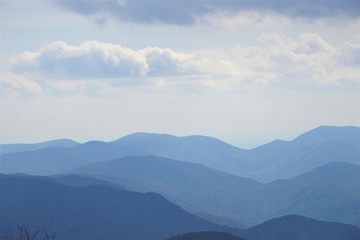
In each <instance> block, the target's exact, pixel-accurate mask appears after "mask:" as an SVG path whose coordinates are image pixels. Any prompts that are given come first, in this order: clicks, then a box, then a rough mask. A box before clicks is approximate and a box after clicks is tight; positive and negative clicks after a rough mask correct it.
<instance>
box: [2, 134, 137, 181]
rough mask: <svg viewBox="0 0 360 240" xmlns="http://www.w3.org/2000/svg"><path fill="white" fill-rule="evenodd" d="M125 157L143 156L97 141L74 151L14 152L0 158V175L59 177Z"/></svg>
mask: <svg viewBox="0 0 360 240" xmlns="http://www.w3.org/2000/svg"><path fill="white" fill-rule="evenodd" d="M128 155H139V156H141V155H144V153H143V152H142V151H141V150H138V149H133V148H130V147H121V146H117V145H114V144H110V143H105V142H100V141H90V142H87V143H84V144H78V145H76V146H74V147H46V148H43V149H39V150H36V151H26V152H13V153H8V154H3V155H1V157H0V166H1V167H0V172H1V173H18V172H21V173H27V174H32V175H52V174H61V173H63V172H66V171H69V170H71V169H73V168H76V167H79V166H81V165H84V164H88V163H93V162H98V161H104V160H109V159H113V158H118V157H124V156H128Z"/></svg>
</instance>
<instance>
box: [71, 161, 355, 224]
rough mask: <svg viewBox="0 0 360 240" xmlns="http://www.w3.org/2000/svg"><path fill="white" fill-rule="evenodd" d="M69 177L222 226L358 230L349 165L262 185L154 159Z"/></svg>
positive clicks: (110, 164) (105, 165) (85, 169)
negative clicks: (157, 200) (161, 202)
mask: <svg viewBox="0 0 360 240" xmlns="http://www.w3.org/2000/svg"><path fill="white" fill-rule="evenodd" d="M72 173H74V174H80V175H85V176H91V177H95V178H99V179H104V180H107V181H111V182H114V183H117V184H120V185H122V186H125V187H126V188H128V189H131V190H135V191H140V192H148V191H151V192H158V193H160V194H162V195H163V196H165V197H166V198H167V199H169V200H170V201H172V202H174V203H176V204H178V205H180V206H181V207H183V208H184V209H186V210H188V211H190V212H192V213H194V214H196V215H198V216H201V217H204V218H207V219H209V220H211V221H213V222H217V223H222V224H227V225H233V226H239V227H243V226H251V225H254V224H258V223H261V222H263V221H266V220H268V219H271V218H274V217H278V216H282V215H287V214H299V215H303V216H307V217H312V218H316V219H323V220H331V221H337V222H344V223H352V224H356V225H359V226H360V219H359V216H360V194H359V186H360V167H359V166H358V165H354V164H350V163H330V164H327V165H325V166H322V167H319V168H316V169H314V170H312V171H310V172H308V173H305V174H303V175H300V176H297V177H295V178H292V179H289V180H277V181H273V182H271V183H267V184H262V183H259V182H256V181H254V180H250V179H247V178H241V177H237V176H234V175H230V174H226V173H223V172H220V171H217V170H214V169H211V168H208V167H205V166H203V165H200V164H195V163H187V162H181V161H176V160H170V159H166V158H162V157H157V156H147V157H125V158H121V159H115V160H109V161H104V162H100V163H94V164H90V165H86V166H82V167H79V168H77V169H75V170H73V171H72Z"/></svg>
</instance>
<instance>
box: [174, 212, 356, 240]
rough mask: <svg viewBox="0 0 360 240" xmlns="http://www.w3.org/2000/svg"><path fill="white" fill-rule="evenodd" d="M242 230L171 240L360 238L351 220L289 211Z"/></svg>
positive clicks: (332, 239)
mask: <svg viewBox="0 0 360 240" xmlns="http://www.w3.org/2000/svg"><path fill="white" fill-rule="evenodd" d="M238 234H239V235H241V236H243V238H240V237H236V236H233V235H231V234H228V233H221V232H194V233H186V234H181V235H179V236H174V237H171V238H169V239H167V240H241V239H246V240H358V239H360V228H358V227H355V226H353V225H349V224H342V223H336V222H326V221H318V220H315V219H311V218H306V217H302V216H298V215H287V216H282V217H279V218H274V219H271V220H269V221H267V222H264V223H262V224H259V225H257V226H254V227H251V228H248V229H244V230H242V231H240V232H239V233H238Z"/></svg>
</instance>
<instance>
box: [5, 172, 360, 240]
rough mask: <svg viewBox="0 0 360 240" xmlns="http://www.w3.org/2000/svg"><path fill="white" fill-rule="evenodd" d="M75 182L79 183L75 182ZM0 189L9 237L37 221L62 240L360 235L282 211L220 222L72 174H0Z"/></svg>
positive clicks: (336, 239) (274, 239) (353, 238)
mask: <svg viewBox="0 0 360 240" xmlns="http://www.w3.org/2000/svg"><path fill="white" fill-rule="evenodd" d="M64 179H65V184H64V183H63V182H62V181H63V180H64ZM79 183H80V185H81V187H80V186H74V185H77V184H79ZM69 184H70V185H69ZM93 184H95V185H93ZM0 189H1V191H0V198H1V201H0V215H1V218H0V236H1V237H3V236H6V237H7V238H10V239H12V238H13V237H14V235H16V226H17V225H26V226H29V227H30V228H35V227H37V226H41V227H42V228H44V229H46V231H47V232H55V233H56V239H67V240H71V239H110V240H111V239H123V240H142V239H144V240H145V239H146V240H163V239H168V238H170V237H171V236H174V235H178V234H182V233H185V232H194V231H196V232H200V233H191V234H185V235H182V236H179V237H178V238H176V237H175V238H173V239H174V240H175V239H189V240H203V239H206V240H210V239H214V240H224V239H229V240H230V239H234V240H235V239H243V238H240V237H236V236H243V237H244V238H245V239H247V240H265V239H266V240H285V239H295V240H296V239H298V240H315V239H316V240H325V239H326V240H357V239H359V238H360V229H359V228H358V227H355V226H352V225H348V224H340V223H330V222H323V221H316V220H313V219H309V218H304V217H300V216H284V217H281V218H277V219H272V220H270V221H267V222H265V223H263V224H260V225H257V226H255V227H251V228H248V229H233V228H228V227H223V226H219V225H215V224H212V223H209V222H207V221H205V220H202V219H200V218H197V217H195V216H193V215H191V214H189V213H187V212H185V211H184V210H182V209H181V208H179V207H178V206H176V205H174V204H172V203H170V202H169V201H167V200H166V199H164V198H163V197H161V196H160V195H158V194H155V193H146V194H143V193H136V192H131V191H124V190H121V187H118V188H113V187H109V186H107V183H106V182H102V181H98V180H95V179H90V178H83V177H80V176H74V175H72V176H66V175H63V176H57V178H49V177H34V176H26V175H3V174H0ZM219 232H222V233H219ZM225 232H228V233H232V234H234V235H230V234H228V233H225ZM181 237H185V238H181Z"/></svg>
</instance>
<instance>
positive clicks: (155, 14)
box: [0, 0, 360, 148]
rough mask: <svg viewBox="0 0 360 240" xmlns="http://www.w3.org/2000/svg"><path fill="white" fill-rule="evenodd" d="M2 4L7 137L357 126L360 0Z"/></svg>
mask: <svg viewBox="0 0 360 240" xmlns="http://www.w3.org/2000/svg"><path fill="white" fill-rule="evenodd" d="M0 4H1V18H0V19H1V66H0V71H1V72H0V84H1V85H0V87H1V96H0V98H1V112H0V113H1V118H0V121H1V122H0V124H1V129H0V130H1V132H0V133H1V142H2V143H11V142H38V141H44V140H48V139H55V138H72V139H74V140H78V141H86V140H90V139H99V140H105V141H106V140H112V139H115V138H118V137H120V136H123V135H126V134H129V133H132V132H138V131H145V132H162V133H170V134H175V135H191V134H202V135H210V136H214V137H218V138H221V139H222V140H225V141H227V142H230V143H232V144H235V145H237V146H240V147H245V148H248V147H253V146H256V145H258V144H262V143H265V142H267V141H271V140H273V139H277V138H281V139H291V138H293V137H295V136H296V135H297V134H299V133H302V132H304V131H307V130H309V129H311V128H314V127H317V126H320V125H355V126H358V125H359V124H360V113H359V111H360V110H359V109H360V106H359V104H360V103H359V102H360V99H359V90H360V89H359V81H360V70H359V61H360V60H359V57H360V18H359V16H360V10H359V4H360V3H359V1H358V0H346V1H344V0H342V1H340V0H332V1H330V0H322V1H290V0H284V1H265V0H258V1H209V0H201V1H200V0H199V1H186V0H182V1H180V0H168V1H164V0H162V1H160V0H159V1H154V0H143V1H138V0H108V1H85V0H81V1H70V0H36V1H32V0H27V1H17V0H16V1H8V0H3V1H1V3H0Z"/></svg>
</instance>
